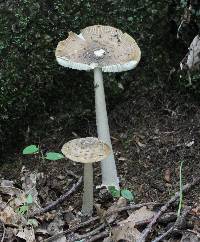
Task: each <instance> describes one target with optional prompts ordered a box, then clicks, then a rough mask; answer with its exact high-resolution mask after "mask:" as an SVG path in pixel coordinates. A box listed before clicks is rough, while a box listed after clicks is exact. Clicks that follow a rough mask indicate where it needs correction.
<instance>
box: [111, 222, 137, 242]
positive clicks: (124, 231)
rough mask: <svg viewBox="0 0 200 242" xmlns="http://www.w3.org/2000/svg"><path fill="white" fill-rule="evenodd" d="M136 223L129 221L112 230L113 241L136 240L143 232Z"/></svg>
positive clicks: (132, 241) (134, 241)
mask: <svg viewBox="0 0 200 242" xmlns="http://www.w3.org/2000/svg"><path fill="white" fill-rule="evenodd" d="M134 226H135V223H133V222H128V223H126V224H123V225H120V226H118V227H117V228H114V229H113V230H112V239H113V241H115V242H117V241H122V240H123V241H127V242H136V241H137V240H138V239H139V238H140V236H141V233H140V232H139V231H138V230H137V229H136V228H135V227H134Z"/></svg>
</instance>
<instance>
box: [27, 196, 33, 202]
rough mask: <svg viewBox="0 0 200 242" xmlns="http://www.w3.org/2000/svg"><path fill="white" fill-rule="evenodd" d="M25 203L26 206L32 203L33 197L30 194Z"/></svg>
mask: <svg viewBox="0 0 200 242" xmlns="http://www.w3.org/2000/svg"><path fill="white" fill-rule="evenodd" d="M26 203H27V204H32V203H33V197H32V195H31V194H29V195H28V196H27V198H26Z"/></svg>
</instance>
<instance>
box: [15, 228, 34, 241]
mask: <svg viewBox="0 0 200 242" xmlns="http://www.w3.org/2000/svg"><path fill="white" fill-rule="evenodd" d="M16 236H17V237H19V238H21V239H24V240H25V241H26V242H35V241H36V240H35V233H34V229H33V228H32V227H25V228H24V229H22V230H20V231H19V232H18V233H17V235H16Z"/></svg>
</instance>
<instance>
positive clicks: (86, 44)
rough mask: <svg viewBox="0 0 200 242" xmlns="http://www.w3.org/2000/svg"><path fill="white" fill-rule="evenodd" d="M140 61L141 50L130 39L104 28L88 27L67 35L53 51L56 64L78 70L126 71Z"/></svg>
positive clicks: (112, 28)
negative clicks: (78, 32) (77, 32)
mask: <svg viewBox="0 0 200 242" xmlns="http://www.w3.org/2000/svg"><path fill="white" fill-rule="evenodd" d="M140 58H141V51H140V48H139V47H138V45H137V43H136V42H135V40H134V39H133V38H132V37H131V36H130V35H128V34H126V33H123V32H122V31H121V30H119V29H116V28H114V27H110V26H103V25H94V26H90V27H87V28H85V29H83V30H81V33H80V34H79V35H77V34H75V33H73V32H69V36H68V38H67V39H66V40H63V41H60V42H59V43H58V46H57V48H56V59H57V61H58V63H59V64H60V65H62V66H65V67H69V68H72V69H77V70H91V69H94V68H95V67H100V68H102V71H103V72H121V71H127V70H131V69H133V68H135V67H136V65H137V64H138V62H139V61H140Z"/></svg>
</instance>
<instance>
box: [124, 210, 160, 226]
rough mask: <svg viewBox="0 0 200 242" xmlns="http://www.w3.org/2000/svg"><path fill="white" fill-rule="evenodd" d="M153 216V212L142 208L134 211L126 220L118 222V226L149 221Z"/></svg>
mask: <svg viewBox="0 0 200 242" xmlns="http://www.w3.org/2000/svg"><path fill="white" fill-rule="evenodd" d="M154 215H155V212H153V211H151V210H149V209H147V207H146V206H144V207H141V208H140V209H138V210H136V211H134V212H133V213H131V215H130V216H129V217H128V218H127V219H125V220H123V221H121V222H119V224H121V225H122V224H126V223H129V222H131V223H133V224H135V223H139V222H142V221H145V220H150V219H151V218H152V217H153V216H154Z"/></svg>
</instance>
